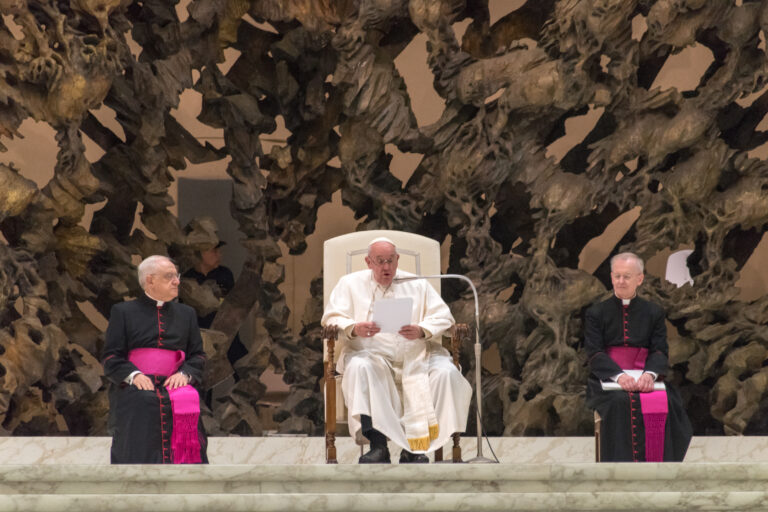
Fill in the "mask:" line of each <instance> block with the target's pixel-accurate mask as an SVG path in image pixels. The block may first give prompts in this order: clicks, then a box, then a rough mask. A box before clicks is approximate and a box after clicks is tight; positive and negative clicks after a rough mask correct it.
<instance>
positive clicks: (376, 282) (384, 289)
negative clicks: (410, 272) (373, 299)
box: [371, 270, 397, 292]
mask: <svg viewBox="0 0 768 512" xmlns="http://www.w3.org/2000/svg"><path fill="white" fill-rule="evenodd" d="M395 277H397V274H395ZM394 282H395V281H394V280H393V281H392V283H394ZM392 283H389V285H388V286H384V285H383V284H381V283H380V282H378V281H377V280H376V278H375V277H373V270H371V284H372V285H373V289H374V290H376V289H377V288H380V289H381V291H382V292H386V291H387V290H389V289H390V288H391V287H392Z"/></svg>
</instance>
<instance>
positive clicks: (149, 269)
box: [139, 254, 173, 290]
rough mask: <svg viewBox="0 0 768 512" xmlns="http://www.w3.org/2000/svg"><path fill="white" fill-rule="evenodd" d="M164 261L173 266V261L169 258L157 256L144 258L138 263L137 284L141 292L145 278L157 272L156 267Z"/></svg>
mask: <svg viewBox="0 0 768 512" xmlns="http://www.w3.org/2000/svg"><path fill="white" fill-rule="evenodd" d="M165 261H167V262H170V263H171V264H173V260H171V258H169V257H168V256H161V255H159V254H155V255H153V256H149V257H147V258H144V260H143V261H142V262H141V263H139V284H140V285H141V289H142V290H143V289H144V286H145V285H146V284H147V276H148V275H150V274H152V273H153V272H155V271H157V267H158V266H160V264H161V263H163V262H165Z"/></svg>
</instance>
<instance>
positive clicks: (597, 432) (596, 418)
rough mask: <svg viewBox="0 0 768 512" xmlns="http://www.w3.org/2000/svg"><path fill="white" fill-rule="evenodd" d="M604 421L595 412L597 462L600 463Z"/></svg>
mask: <svg viewBox="0 0 768 512" xmlns="http://www.w3.org/2000/svg"><path fill="white" fill-rule="evenodd" d="M602 422H603V419H602V418H601V417H600V415H599V414H598V413H597V411H595V462H600V435H601V431H600V429H601V427H602V426H603V425H602Z"/></svg>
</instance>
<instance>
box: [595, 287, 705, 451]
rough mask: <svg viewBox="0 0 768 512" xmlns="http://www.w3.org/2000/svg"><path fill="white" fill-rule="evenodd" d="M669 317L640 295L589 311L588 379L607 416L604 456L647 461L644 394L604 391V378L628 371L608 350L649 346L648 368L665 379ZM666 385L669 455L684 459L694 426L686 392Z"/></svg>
mask: <svg viewBox="0 0 768 512" xmlns="http://www.w3.org/2000/svg"><path fill="white" fill-rule="evenodd" d="M664 320H665V315H664V310H663V309H662V308H661V307H660V306H658V305H657V304H654V303H652V302H648V301H647V300H644V299H641V298H639V297H635V298H634V299H632V300H631V301H630V303H629V304H628V305H626V306H625V305H623V303H622V301H621V299H619V298H617V297H616V296H614V297H611V298H610V299H608V300H606V301H604V302H601V303H599V304H595V305H594V306H592V307H590V308H589V309H588V310H587V313H586V316H585V320H584V337H585V341H584V343H585V348H586V350H587V357H588V360H589V368H590V372H591V373H590V377H589V381H588V382H587V405H588V406H589V407H590V408H592V409H596V410H597V412H598V413H599V414H600V417H601V418H602V435H601V436H600V458H601V461H604V462H626V461H644V460H645V428H644V426H643V415H642V413H641V410H640V393H627V392H625V391H604V390H603V389H602V387H601V386H600V381H601V380H603V381H608V380H610V379H611V378H612V377H614V376H616V375H618V374H619V373H621V370H622V369H621V368H620V367H619V365H617V364H616V363H615V362H614V361H613V359H611V358H610V356H609V355H608V354H607V353H606V348H607V347H611V346H614V347H622V346H629V347H641V348H647V349H648V357H647V358H646V361H645V368H644V370H645V371H651V372H654V373H656V374H657V375H658V379H657V380H663V378H664V376H665V375H666V373H667V370H668V363H669V357H668V356H669V350H668V346H667V327H666V324H665V321H664ZM665 384H666V388H667V402H668V408H669V412H668V413H667V422H666V426H665V433H664V460H665V461H682V460H683V458H684V457H685V452H686V451H687V450H688V444H689V443H690V441H691V436H692V434H693V430H692V428H691V423H690V421H689V420H688V415H687V414H686V413H685V409H684V408H683V402H682V399H681V398H680V394H679V393H678V392H677V390H676V389H674V388H673V387H672V386H670V385H669V383H665ZM633 433H634V435H633Z"/></svg>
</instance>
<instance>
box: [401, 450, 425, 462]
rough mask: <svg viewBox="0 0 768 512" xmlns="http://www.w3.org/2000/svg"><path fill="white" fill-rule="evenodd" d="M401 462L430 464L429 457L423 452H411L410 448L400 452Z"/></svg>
mask: <svg viewBox="0 0 768 512" xmlns="http://www.w3.org/2000/svg"><path fill="white" fill-rule="evenodd" d="M400 464H429V457H427V456H426V455H424V454H423V453H411V452H409V451H408V450H403V451H401V452H400Z"/></svg>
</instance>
